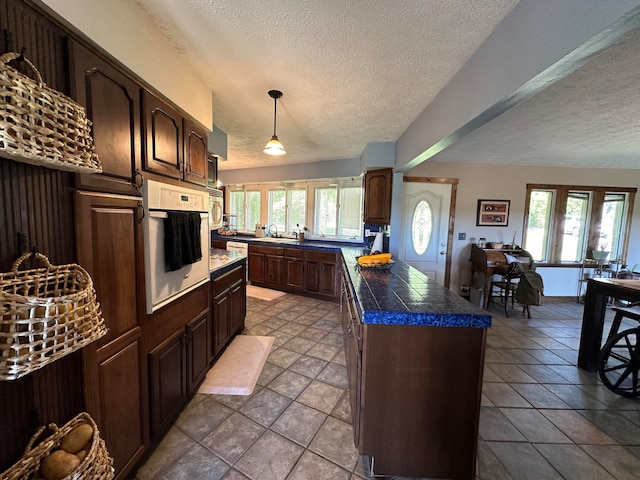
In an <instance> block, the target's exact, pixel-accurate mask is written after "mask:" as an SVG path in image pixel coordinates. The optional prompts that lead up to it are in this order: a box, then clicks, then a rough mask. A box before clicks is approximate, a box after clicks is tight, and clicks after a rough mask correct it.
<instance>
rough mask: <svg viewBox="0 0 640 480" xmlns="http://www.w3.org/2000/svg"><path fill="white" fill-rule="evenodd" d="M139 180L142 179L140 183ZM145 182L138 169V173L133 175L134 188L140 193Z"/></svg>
mask: <svg viewBox="0 0 640 480" xmlns="http://www.w3.org/2000/svg"><path fill="white" fill-rule="evenodd" d="M138 179H140V181H139V182H138ZM143 181H144V177H143V176H142V172H141V171H140V169H139V168H136V173H134V174H133V186H134V187H135V188H136V190H138V191H140V189H141V188H142V182H143Z"/></svg>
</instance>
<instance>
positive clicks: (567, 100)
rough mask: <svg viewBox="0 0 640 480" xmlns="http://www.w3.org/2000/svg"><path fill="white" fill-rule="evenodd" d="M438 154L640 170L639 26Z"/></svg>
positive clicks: (439, 157) (439, 156) (456, 158)
mask: <svg viewBox="0 0 640 480" xmlns="http://www.w3.org/2000/svg"><path fill="white" fill-rule="evenodd" d="M432 160H434V161H442V162H449V161H455V162H465V163H494V164H511V165H513V164H516V165H535V166H541V165H548V166H566V167H590V168H629V169H640V30H637V29H636V30H634V31H632V32H631V33H629V34H628V35H627V36H626V37H624V38H623V39H621V41H620V42H618V43H616V44H614V45H612V46H611V47H610V48H608V49H607V50H606V51H604V52H603V53H602V54H600V55H599V56H597V57H596V58H595V59H593V60H591V61H590V62H589V63H587V64H585V65H584V66H582V67H581V68H579V69H578V70H576V71H575V72H573V73H572V74H571V75H569V76H567V77H565V78H564V79H562V80H560V81H558V82H556V83H555V84H553V85H551V86H550V87H547V88H546V89H545V90H543V91H542V92H540V93H538V94H537V95H535V96H534V97H532V98H531V99H529V100H527V101H525V102H522V103H520V104H519V105H517V106H515V107H514V108H512V109H511V110H508V111H506V112H505V113H503V114H502V115H500V116H499V117H497V118H496V119H494V120H493V121H491V122H489V123H487V124H485V125H484V126H482V127H480V128H479V129H477V130H476V131H474V132H473V133H471V134H469V135H467V136H465V137H464V138H463V139H462V140H461V141H460V142H458V143H455V144H453V145H452V146H450V147H449V148H447V149H446V150H443V151H442V152H441V153H439V154H437V155H435V156H434V157H432Z"/></svg>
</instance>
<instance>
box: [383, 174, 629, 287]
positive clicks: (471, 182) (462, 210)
mask: <svg viewBox="0 0 640 480" xmlns="http://www.w3.org/2000/svg"><path fill="white" fill-rule="evenodd" d="M405 176H411V177H452V178H458V179H459V182H460V183H459V184H458V195H457V200H456V215H455V227H454V235H453V237H454V240H453V245H452V263H451V285H450V288H451V290H453V291H454V292H457V291H458V288H459V285H461V284H469V282H470V276H471V264H470V262H469V258H470V255H471V254H470V252H471V246H470V245H471V242H472V241H473V239H477V238H479V237H485V238H486V239H487V241H489V242H490V241H500V235H502V240H503V241H504V242H505V243H509V242H510V241H511V239H512V237H513V234H514V232H515V233H516V243H517V244H518V245H521V244H522V232H523V223H524V210H525V195H526V185H527V183H547V184H563V185H589V186H612V187H637V186H638V185H640V170H616V169H590V170H589V169H580V168H537V167H519V166H504V165H477V164H470V163H439V162H433V161H427V162H424V163H422V164H421V165H419V166H417V167H415V168H413V169H411V170H409V171H408V172H407V173H406V174H405ZM478 199H494V200H510V201H511V211H510V215H509V225H508V226H507V227H477V226H476V207H477V203H478ZM633 211H634V215H633V220H632V229H631V237H630V242H629V253H628V257H627V263H628V264H629V265H634V264H636V263H639V264H640V249H639V248H637V246H638V245H639V244H640V195H636V198H635V205H634V207H633ZM398 230H399V229H394V228H393V225H392V227H391V231H392V235H393V233H394V232H396V231H398ZM461 232H464V233H466V234H467V239H466V240H457V238H458V233H461ZM634 246H635V248H634ZM539 273H540V274H541V275H542V277H543V279H544V282H545V294H546V295H549V296H572V295H576V292H577V281H578V269H577V268H576V269H569V268H540V270H539Z"/></svg>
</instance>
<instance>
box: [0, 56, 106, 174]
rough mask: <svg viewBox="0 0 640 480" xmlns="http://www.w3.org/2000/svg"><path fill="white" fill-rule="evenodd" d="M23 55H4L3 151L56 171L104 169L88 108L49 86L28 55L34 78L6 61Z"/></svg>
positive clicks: (0, 59) (0, 81)
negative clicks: (94, 139)
mask: <svg viewBox="0 0 640 480" xmlns="http://www.w3.org/2000/svg"><path fill="white" fill-rule="evenodd" d="M20 57H21V54H19V53H16V52H8V53H5V54H3V55H0V98H2V101H1V102H0V156H2V157H6V158H10V159H12V160H15V161H18V162H23V163H30V164H32V165H40V166H43V167H48V168H53V169H57V170H68V171H72V172H84V173H100V172H102V166H101V165H100V161H99V159H98V155H97V154H96V153H95V149H94V145H93V138H92V136H91V122H90V121H89V120H88V119H87V116H86V114H85V110H84V108H83V107H82V106H81V105H78V104H77V103H76V102H74V101H73V100H71V99H70V98H69V97H67V96H65V95H63V94H62V93H60V92H58V91H57V90H54V89H52V88H50V87H48V86H47V85H46V84H45V83H44V82H43V81H42V77H41V76H40V72H38V70H37V69H36V67H35V66H34V65H33V63H31V62H30V61H29V60H27V59H26V58H24V57H23V60H24V62H25V63H26V65H27V66H28V67H29V70H30V73H31V75H32V76H33V77H34V79H31V78H30V77H28V76H27V75H23V74H22V73H20V72H18V71H17V70H16V69H15V68H13V67H11V66H10V65H8V62H10V61H11V60H15V59H17V58H20Z"/></svg>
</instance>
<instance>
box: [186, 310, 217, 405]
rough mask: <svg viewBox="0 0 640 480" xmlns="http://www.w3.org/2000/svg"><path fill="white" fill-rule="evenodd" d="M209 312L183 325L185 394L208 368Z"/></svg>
mask: <svg viewBox="0 0 640 480" xmlns="http://www.w3.org/2000/svg"><path fill="white" fill-rule="evenodd" d="M209 323H210V322H209V312H208V311H207V312H206V313H204V314H203V315H202V316H200V317H199V318H194V319H193V320H192V321H191V322H189V323H188V324H187V325H185V333H186V335H187V394H191V393H193V391H194V390H195V389H196V388H197V387H198V385H200V382H201V381H202V379H203V378H204V377H205V375H206V374H207V371H208V370H209V360H210V358H211V354H210V345H211V342H210V339H211V334H210V327H209Z"/></svg>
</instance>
